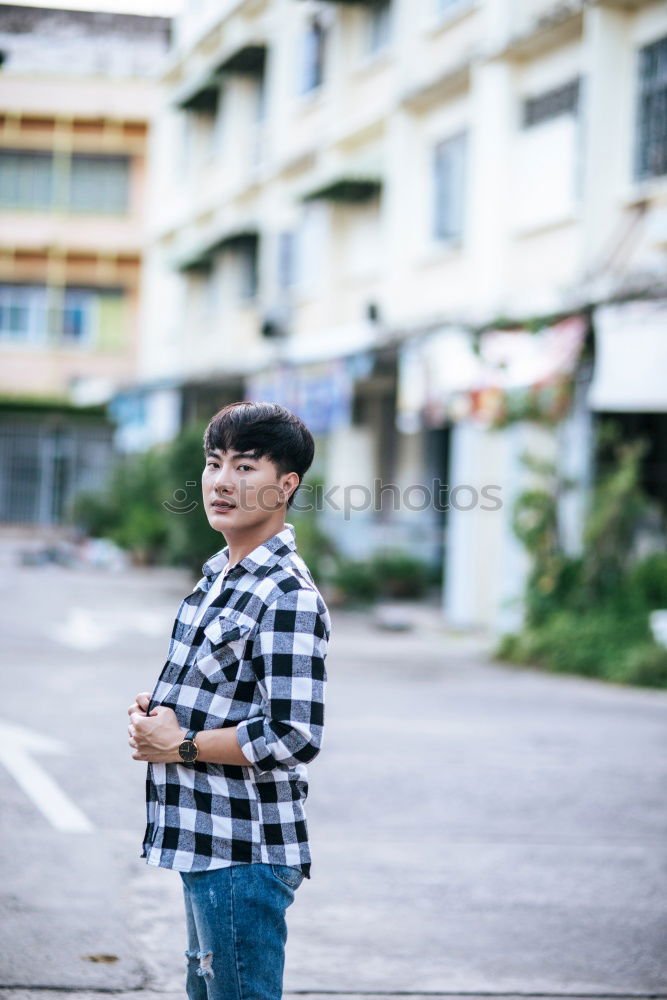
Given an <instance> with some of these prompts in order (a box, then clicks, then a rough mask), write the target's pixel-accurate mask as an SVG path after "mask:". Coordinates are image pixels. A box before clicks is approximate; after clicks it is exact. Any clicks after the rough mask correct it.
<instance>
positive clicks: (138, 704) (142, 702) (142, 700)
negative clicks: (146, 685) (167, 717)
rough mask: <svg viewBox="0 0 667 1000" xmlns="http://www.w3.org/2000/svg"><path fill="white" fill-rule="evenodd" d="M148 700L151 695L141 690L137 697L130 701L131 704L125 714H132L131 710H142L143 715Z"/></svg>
mask: <svg viewBox="0 0 667 1000" xmlns="http://www.w3.org/2000/svg"><path fill="white" fill-rule="evenodd" d="M150 700H151V696H150V694H149V693H148V691H141V692H140V693H139V694H138V695H137V697H136V698H135V699H134V701H133V702H132V704H131V705H130V707H129V708H128V710H127V714H128V715H132V713H133V712H143V713H144V715H145V714H146V709H147V708H148V704H149V702H150ZM152 714H153V713H152V712H151V715H152Z"/></svg>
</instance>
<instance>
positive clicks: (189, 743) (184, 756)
mask: <svg viewBox="0 0 667 1000" xmlns="http://www.w3.org/2000/svg"><path fill="white" fill-rule="evenodd" d="M178 753H179V755H180V758H181V760H184V761H185V763H186V764H191V763H192V761H194V760H196V759H197V754H198V753H199V750H198V749H197V745H196V743H195V742H194V740H183V742H182V743H181V745H180V746H179V748H178Z"/></svg>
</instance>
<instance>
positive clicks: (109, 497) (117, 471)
mask: <svg viewBox="0 0 667 1000" xmlns="http://www.w3.org/2000/svg"><path fill="white" fill-rule="evenodd" d="M163 497H164V461H163V457H162V455H161V454H160V453H159V452H156V451H153V452H148V453H147V454H145V455H131V456H126V457H124V458H122V459H120V460H119V461H117V463H116V465H115V466H114V467H113V469H112V470H111V474H110V478H109V483H108V486H107V489H106V490H105V491H104V492H103V493H102V494H99V493H79V494H78V496H77V497H76V498H75V500H74V502H73V504H72V507H71V509H70V514H69V516H70V520H71V521H72V522H73V523H74V524H76V525H77V527H79V528H82V529H83V530H84V531H86V532H87V533H88V534H90V535H92V536H94V537H100V536H102V535H103V536H106V537H107V538H111V539H112V540H113V541H114V542H116V543H117V544H118V545H120V546H122V547H123V548H128V549H131V550H132V551H133V552H134V554H135V557H136V558H137V559H140V560H141V561H143V562H153V561H155V560H156V559H158V558H159V556H160V553H161V551H162V549H163V547H164V545H165V542H166V538H167V523H166V516H165V514H166V512H165V510H164V508H163V507H162V506H161V500H162V499H163Z"/></svg>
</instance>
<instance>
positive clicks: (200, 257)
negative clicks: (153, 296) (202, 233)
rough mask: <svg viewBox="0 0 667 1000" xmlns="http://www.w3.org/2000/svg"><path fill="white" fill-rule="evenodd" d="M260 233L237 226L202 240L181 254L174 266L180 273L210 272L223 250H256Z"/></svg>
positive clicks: (249, 227)
mask: <svg viewBox="0 0 667 1000" xmlns="http://www.w3.org/2000/svg"><path fill="white" fill-rule="evenodd" d="M258 243H259V231H258V230H257V229H255V228H253V227H252V226H237V227H234V228H230V229H226V230H222V231H221V232H219V233H217V234H216V235H212V236H210V237H209V238H208V239H205V240H202V241H201V242H200V243H199V244H197V245H196V246H195V247H193V248H192V249H190V250H187V251H185V252H184V253H182V254H179V255H178V256H177V257H176V258H175V260H174V265H175V267H176V269H177V270H178V271H208V270H210V268H211V267H212V265H213V260H214V258H215V255H216V254H217V253H220V252H221V251H222V250H244V249H248V250H256V249H257V245H258Z"/></svg>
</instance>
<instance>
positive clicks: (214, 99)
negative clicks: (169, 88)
mask: <svg viewBox="0 0 667 1000" xmlns="http://www.w3.org/2000/svg"><path fill="white" fill-rule="evenodd" d="M219 98H220V78H219V76H218V73H217V71H216V70H215V69H207V70H205V72H203V73H201V74H200V75H199V76H197V77H195V79H194V80H190V81H189V82H188V83H187V84H186V85H185V86H183V87H181V89H180V90H178V91H177V92H176V94H175V95H174V97H173V103H174V104H175V105H176V107H177V108H180V109H181V111H201V112H204V113H206V114H215V111H216V109H217V107H218V100H219Z"/></svg>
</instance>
